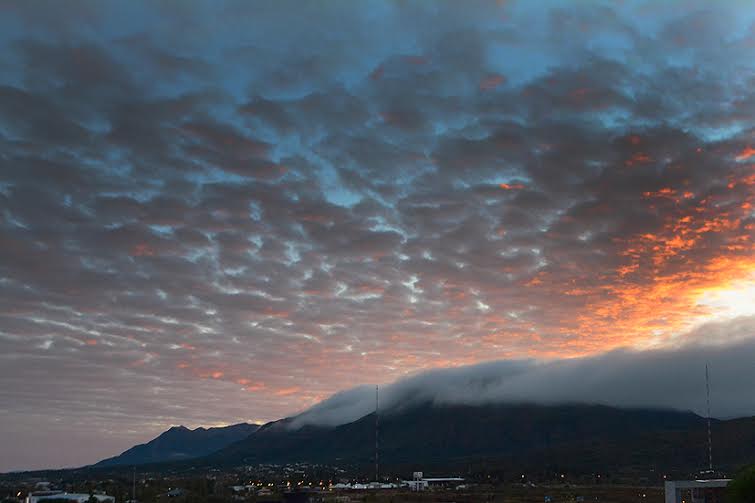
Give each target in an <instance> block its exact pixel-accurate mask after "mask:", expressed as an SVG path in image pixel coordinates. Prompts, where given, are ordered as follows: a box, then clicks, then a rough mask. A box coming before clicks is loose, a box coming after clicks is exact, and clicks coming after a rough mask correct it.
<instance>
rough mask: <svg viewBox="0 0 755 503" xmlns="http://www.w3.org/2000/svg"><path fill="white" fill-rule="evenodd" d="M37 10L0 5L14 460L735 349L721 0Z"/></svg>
mask: <svg viewBox="0 0 755 503" xmlns="http://www.w3.org/2000/svg"><path fill="white" fill-rule="evenodd" d="M35 3H36V2H21V1H18V2H11V4H10V5H9V6H7V7H4V8H0V11H2V13H3V15H2V16H0V41H2V44H3V54H4V55H7V56H6V57H5V58H4V59H3V62H2V66H1V67H0V68H2V71H0V81H1V82H0V143H1V144H2V149H1V150H0V151H1V152H2V156H1V158H0V360H2V365H0V376H1V377H2V379H3V380H2V386H0V403H3V404H6V405H4V406H3V407H6V410H5V411H4V412H5V413H6V417H7V419H4V422H5V423H7V424H10V425H12V428H10V427H9V428H7V429H4V431H3V433H2V435H0V445H2V444H3V443H6V442H7V443H8V444H9V445H10V444H11V443H13V446H14V447H13V448H14V449H15V450H14V452H18V453H21V454H24V453H26V452H27V449H26V444H27V442H28V439H29V438H30V435H31V433H30V432H32V431H33V430H34V429H35V428H37V429H44V430H45V431H50V432H51V433H50V435H51V436H54V437H55V438H56V439H58V441H60V442H61V443H60V444H56V445H57V446H58V447H59V448H58V447H56V452H60V453H63V454H60V456H61V457H60V458H59V459H60V460H59V463H61V464H64V463H74V464H75V463H83V462H84V461H86V462H89V461H92V460H91V459H89V458H91V457H94V454H93V453H92V452H83V453H82V452H81V451H76V449H75V446H76V445H88V444H89V442H88V440H86V438H88V437H84V432H91V431H97V432H110V431H123V432H129V433H123V434H122V435H120V436H119V435H106V434H105V433H102V438H105V439H106V440H104V443H103V447H102V450H103V451H104V450H108V451H107V452H108V453H110V454H112V452H111V451H114V450H117V449H118V448H120V447H122V446H124V445H127V444H129V445H130V444H132V443H135V442H134V441H135V440H143V439H142V438H141V437H139V438H137V437H138V435H139V434H141V435H144V434H145V433H144V432H145V431H146V432H148V433H155V432H156V431H159V430H160V429H161V428H162V425H165V424H185V425H187V426H200V425H209V424H219V423H233V422H241V421H246V420H252V419H259V420H272V419H277V418H280V417H284V416H287V415H291V414H295V413H297V412H299V411H301V410H303V409H305V408H306V407H308V406H311V405H313V404H315V403H317V402H318V401H320V400H323V399H325V398H327V397H329V396H331V395H332V394H333V393H336V392H338V391H340V390H343V389H347V388H351V387H353V386H356V385H360V384H370V385H372V384H375V383H381V384H382V383H388V382H392V381H394V380H396V379H399V378H401V377H404V376H407V375H413V374H415V373H417V372H420V371H422V370H427V369H436V368H440V367H459V366H463V365H470V364H477V363H480V362H485V361H490V360H507V359H523V358H534V359H537V360H538V361H540V360H561V359H569V358H575V357H582V356H592V357H599V356H600V355H604V354H606V353H608V352H611V351H616V350H619V349H622V348H623V349H626V350H636V349H647V348H654V349H657V348H671V347H674V348H676V347H681V346H683V345H684V344H685V343H687V342H688V341H699V340H702V342H703V343H707V342H709V341H707V339H705V334H707V333H713V331H712V330H711V329H710V324H715V326H716V327H718V328H717V329H716V331H715V334H716V335H715V336H713V335H711V336H710V337H711V341H710V342H716V343H724V342H726V339H727V337H729V336H728V335H727V334H729V333H734V328H732V327H736V330H739V332H737V333H740V332H744V333H755V87H754V86H753V85H752V82H754V81H755V80H754V78H755V45H753V43H752V41H753V40H755V38H753V37H754V36H755V35H754V33H755V32H753V26H755V24H754V23H755V10H754V9H753V8H751V7H750V6H749V5H748V4H747V2H731V3H727V2H721V3H720V4H719V3H714V4H711V3H706V2H694V1H693V2H688V3H687V2H684V4H685V7H684V8H680V7H673V5H677V4H673V3H669V4H666V3H665V2H657V3H656V2H633V1H627V2H615V3H612V2H599V1H594V2H593V1H585V2H559V1H554V2H552V3H550V2H545V3H541V2H516V1H506V2H500V1H499V2H496V1H490V2H485V1H482V2H474V3H472V4H470V5H466V4H464V7H461V3H454V2H423V1H417V2H412V1H409V2H390V1H386V2H365V3H362V2H311V3H310V2H302V3H298V2H295V3H293V4H288V3H287V2H282V3H279V2H271V3H265V4H264V6H262V5H259V4H257V3H256V2H248V3H247V2H234V1H232V0H231V1H228V2H217V3H216V2H202V1H197V2H185V3H183V2H179V3H170V2H168V3H161V2H158V3H157V4H152V3H150V2H138V1H137V2H125V1H124V2H83V1H82V2H77V1H74V2H72V3H71V4H70V7H69V6H67V5H68V2H65V3H66V6H63V5H58V4H55V3H53V4H50V5H48V4H45V5H46V6H47V7H46V8H45V9H41V8H39V7H36V8H35V7H34V6H33V5H32V4H35ZM678 5H681V4H678ZM692 33H694V36H690V34H692ZM681 35H684V36H681ZM721 41H725V43H721ZM742 327H744V328H742ZM701 334H702V335H701ZM721 334H723V335H721ZM731 337H732V338H734V336H731ZM713 339H715V340H713ZM114 390H115V391H114ZM63 424H70V425H73V426H70V427H66V428H63V426H61V425H63ZM137 432H141V433H137ZM24 439H27V440H24ZM66 442H70V444H71V445H73V446H74V447H71V448H67V447H66V446H68V444H66ZM108 442H110V443H109V444H108ZM68 452H77V453H78V454H76V455H75V456H74V455H72V457H70V458H65V459H64V454H65V453H68ZM21 454H19V455H21ZM100 454H103V453H102V452H97V455H100ZM77 456H78V457H77ZM57 462H58V461H56V463H57ZM35 463H36V461H35V460H34V459H29V461H28V464H29V466H36V465H35ZM2 468H3V467H2V466H0V469H2ZM14 468H15V467H14Z"/></svg>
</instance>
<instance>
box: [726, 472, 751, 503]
mask: <svg viewBox="0 0 755 503" xmlns="http://www.w3.org/2000/svg"><path fill="white" fill-rule="evenodd" d="M726 496H727V502H728V503H755V465H750V466H749V467H747V468H745V469H744V470H742V471H741V472H739V473H738V474H737V476H736V477H734V479H732V481H731V482H730V483H729V486H728V488H727V490H726Z"/></svg>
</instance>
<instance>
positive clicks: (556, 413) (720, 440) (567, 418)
mask: <svg viewBox="0 0 755 503" xmlns="http://www.w3.org/2000/svg"><path fill="white" fill-rule="evenodd" d="M290 422H291V420H290V419H283V420H281V421H276V422H273V423H268V424H267V425H264V426H263V427H261V428H260V429H259V430H258V431H257V432H256V433H255V434H253V435H250V436H249V437H247V438H245V439H244V440H241V441H239V442H236V443H234V444H232V445H229V446H228V447H226V448H224V449H221V450H219V451H217V452H216V453H214V454H211V455H209V456H208V457H206V458H204V459H202V460H201V462H202V463H206V464H210V465H232V464H255V463H286V462H302V461H303V462H320V463H338V462H341V463H369V462H370V460H371V459H373V456H374V445H375V440H374V439H375V417H374V414H371V415H368V416H365V417H363V418H361V419H359V420H357V421H355V422H353V423H349V424H345V425H341V426H338V427H335V428H333V427H318V426H305V427H302V428H300V429H290V428H289V424H290ZM713 436H714V456H715V457H716V458H717V464H718V465H719V466H721V467H723V466H725V465H730V466H737V465H738V464H741V463H744V462H747V461H748V460H752V459H755V418H743V419H736V420H728V421H718V420H714V421H713ZM705 446H706V427H705V419H704V418H702V417H700V416H697V415H695V414H693V413H691V412H679V411H672V410H638V409H619V408H612V407H606V406H598V405H557V406H542V405H525V404H519V405H511V404H509V405H485V406H463V405H454V406H437V405H435V406H432V405H423V406H419V407H414V408H411V409H407V410H403V411H400V412H394V413H388V414H381V415H380V459H381V462H383V463H384V464H395V465H407V464H414V463H433V464H436V465H438V464H445V465H453V464H459V465H463V464H464V463H467V462H470V461H473V460H481V459H489V460H497V462H500V463H501V464H503V465H507V464H511V465H515V466H520V467H525V466H531V467H538V468H542V467H546V466H561V467H569V468H571V469H574V470H586V471H590V470H595V471H606V470H612V469H626V468H628V467H654V466H657V467H658V468H659V469H664V470H667V469H679V470H696V469H699V468H700V467H703V466H705V465H706V464H707V458H706V456H707V450H706V447H705Z"/></svg>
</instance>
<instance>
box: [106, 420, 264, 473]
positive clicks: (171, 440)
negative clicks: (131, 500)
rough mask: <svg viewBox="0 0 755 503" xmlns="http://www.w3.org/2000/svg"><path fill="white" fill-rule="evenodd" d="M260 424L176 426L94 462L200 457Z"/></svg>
mask: <svg viewBox="0 0 755 503" xmlns="http://www.w3.org/2000/svg"><path fill="white" fill-rule="evenodd" d="M258 428H259V426H258V425H256V424H246V423H241V424H234V425H232V426H224V427H219V428H196V429H194V430H190V429H188V428H186V427H185V426H174V427H173V428H171V429H169V430H167V431H165V432H163V433H161V434H160V436H158V437H157V438H155V439H153V440H151V441H149V442H147V443H146V444H139V445H136V446H134V447H132V448H130V449H128V450H127V451H125V452H123V453H122V454H121V455H119V456H115V457H112V458H108V459H103V460H102V461H100V462H99V463H96V464H95V465H93V466H95V467H109V466H119V465H141V464H147V463H159V462H162V461H177V460H182V459H190V458H197V457H201V456H205V455H207V454H210V453H212V452H215V451H217V450H218V449H222V448H223V447H226V446H228V445H230V444H232V443H234V442H237V441H239V440H241V439H243V438H246V437H248V436H249V435H251V434H252V433H254V432H255V431H257V429H258Z"/></svg>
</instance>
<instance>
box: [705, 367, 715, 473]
mask: <svg viewBox="0 0 755 503" xmlns="http://www.w3.org/2000/svg"><path fill="white" fill-rule="evenodd" d="M705 397H706V401H707V405H708V470H709V471H710V472H711V473H712V472H713V442H712V440H711V436H710V379H709V377H708V364H707V363H706V364H705Z"/></svg>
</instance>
